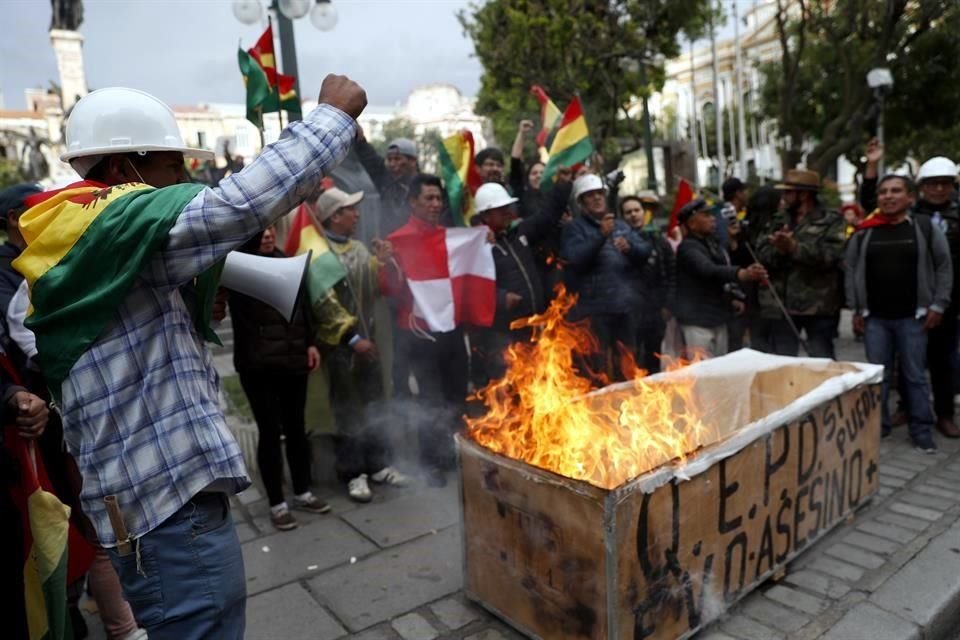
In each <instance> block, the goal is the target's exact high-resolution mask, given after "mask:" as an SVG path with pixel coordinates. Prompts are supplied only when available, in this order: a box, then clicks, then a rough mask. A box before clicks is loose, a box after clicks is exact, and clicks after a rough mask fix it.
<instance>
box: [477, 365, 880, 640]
mask: <svg viewBox="0 0 960 640" xmlns="http://www.w3.org/2000/svg"><path fill="white" fill-rule="evenodd" d="M514 355H520V356H523V355H526V356H527V357H532V356H531V354H529V353H527V354H522V353H521V354H514ZM538 355H539V356H540V357H544V355H545V354H543V353H540V354H538ZM567 365H569V363H560V366H561V367H563V366H567ZM540 366H542V367H549V366H552V365H551V363H549V362H546V361H541V363H540ZM881 372H882V368H881V367H877V366H873V365H863V364H852V363H836V362H831V361H826V360H818V359H803V358H783V357H777V356H769V355H765V354H761V353H758V352H755V351H749V350H743V351H739V352H736V353H733V354H731V355H728V356H725V357H722V358H716V359H713V360H708V361H704V362H700V363H697V364H694V365H691V366H689V367H686V368H684V369H681V370H678V371H674V372H672V373H668V374H662V375H659V376H653V377H651V378H646V379H643V380H639V381H634V382H628V383H623V384H619V385H614V386H610V387H606V388H604V389H602V390H599V391H594V392H592V393H588V394H586V395H584V396H582V397H580V398H579V399H576V400H571V397H576V396H566V397H540V396H543V395H544V394H546V395H549V394H550V393H551V392H554V393H556V394H559V393H560V390H559V389H551V388H549V386H547V387H545V386H544V384H547V383H545V382H544V380H542V379H541V380H539V382H538V381H536V380H532V381H531V380H527V381H522V382H521V381H518V380H516V379H513V380H511V381H510V384H512V385H514V386H515V387H516V386H520V387H522V388H520V389H514V390H513V393H514V394H516V393H521V392H524V391H530V392H531V393H533V394H535V395H534V396H531V397H530V398H527V399H522V398H521V399H514V400H511V401H510V402H504V403H501V404H503V405H504V406H503V407H501V408H502V409H503V414H502V415H497V414H496V412H494V414H493V415H492V416H489V415H488V416H487V418H484V419H483V420H482V421H472V423H471V424H470V427H469V429H468V433H469V437H463V438H458V447H459V452H460V464H461V469H462V491H463V496H462V497H463V519H464V550H465V554H464V558H465V565H466V571H465V589H466V593H467V595H468V597H470V598H471V599H473V600H476V601H477V602H479V603H481V604H482V605H483V606H485V607H486V608H488V609H489V610H491V611H493V612H494V613H495V614H497V615H499V616H500V617H502V618H503V619H505V620H507V621H508V622H509V623H510V624H512V625H513V626H514V627H515V628H517V629H518V630H520V631H522V632H523V633H525V634H527V635H529V636H531V637H539V638H549V639H550V640H557V639H564V638H617V639H619V638H637V639H639V638H678V637H679V638H682V637H687V636H689V635H692V634H693V633H694V632H695V631H696V630H697V629H698V628H700V627H701V626H702V625H703V624H704V623H706V622H708V621H709V620H711V619H712V618H715V617H717V616H718V615H720V614H721V613H722V612H723V611H724V610H725V609H726V608H727V607H729V606H730V605H731V604H732V603H733V602H735V601H736V600H738V599H739V598H741V597H743V596H744V595H745V594H746V593H747V592H749V591H750V590H751V589H753V588H754V587H756V586H757V585H759V584H760V583H762V582H763V581H764V580H765V579H766V578H767V577H768V576H770V575H771V574H772V573H774V572H775V571H777V570H778V569H779V568H781V567H783V566H784V565H785V563H787V562H788V561H789V560H790V559H791V558H793V557H794V556H796V555H797V554H798V553H800V552H802V551H803V549H804V548H805V547H807V546H808V545H810V544H811V543H812V542H813V541H815V540H817V539H818V538H819V537H821V536H823V535H824V534H825V533H826V532H827V531H829V530H830V529H831V528H832V527H833V526H834V525H836V524H837V523H839V522H841V521H843V520H844V519H845V518H846V517H847V516H848V515H849V514H850V513H852V512H853V511H854V510H855V509H856V508H857V507H858V506H859V505H861V504H863V503H864V502H865V501H867V500H868V499H869V498H870V497H871V496H872V495H873V494H874V492H875V491H876V490H877V486H878V476H877V466H878V464H879V446H880V424H879V418H880V391H879V381H880V377H881ZM508 378H509V374H508ZM549 384H553V383H552V382H551V383H549ZM530 387H534V389H532V390H531V389H530ZM490 393H492V394H493V395H492V396H490V397H495V396H496V395H497V394H500V396H504V395H505V394H506V390H505V389H500V390H496V389H494V390H492V391H491V392H490ZM490 397H488V398H487V400H488V405H489V404H490V403H489V399H490ZM638 399H639V400H638ZM531 402H532V403H540V405H539V406H538V407H531V406H530V403H531ZM511 403H513V404H514V405H516V406H511ZM520 405H522V406H520ZM524 411H532V412H534V413H536V412H537V411H540V412H541V413H542V414H543V415H539V416H533V417H531V416H529V415H527V416H523V417H522V418H517V417H516V415H515V414H516V413H518V412H520V413H522V412H524ZM550 412H553V413H550ZM665 412H666V413H667V414H668V415H664V413H665ZM548 414H549V415H548ZM554 414H556V415H557V416H558V417H557V418H556V420H554V423H555V424H553V425H552V428H561V429H562V427H563V425H564V424H565V423H572V429H573V430H574V432H575V433H573V434H570V433H568V432H566V431H563V433H562V435H558V433H557V431H556V430H555V429H554V430H551V428H548V429H546V430H545V431H544V432H542V433H538V432H536V430H535V429H533V430H531V429H529V428H527V427H524V428H523V429H521V430H517V429H516V428H515V427H516V426H517V424H516V421H517V420H527V421H530V420H531V419H534V418H536V419H534V422H544V421H546V422H550V420H549V419H548V418H550V415H554ZM671 416H673V417H672V418H671ZM496 420H501V421H503V422H504V424H505V433H498V432H497V430H496V425H495V424H494V422H495V421H496ZM658 420H659V421H661V422H663V421H664V420H666V421H667V429H666V433H663V432H662V427H663V425H662V424H660V425H659V427H660V428H661V431H660V432H658V431H657V430H656V429H651V428H650V427H651V424H652V423H653V422H656V421H658ZM579 421H583V422H591V421H593V422H596V421H600V422H603V421H606V424H604V425H603V426H602V427H601V428H600V429H598V430H596V431H589V430H587V431H583V432H577V430H580V429H588V426H587V425H582V424H579ZM654 426H656V425H654ZM638 431H639V433H640V434H641V435H640V436H638V435H637V432H638ZM578 439H579V440H581V441H583V442H581V441H578ZM478 442H480V443H484V444H485V445H486V446H481V445H480V444H478ZM625 459H626V460H625ZM524 460H526V461H524ZM637 460H640V462H639V463H638V462H637ZM535 465H536V466H535ZM548 469H549V470H548ZM552 470H558V471H560V473H555V472H553V471H552ZM574 478H576V479H574Z"/></svg>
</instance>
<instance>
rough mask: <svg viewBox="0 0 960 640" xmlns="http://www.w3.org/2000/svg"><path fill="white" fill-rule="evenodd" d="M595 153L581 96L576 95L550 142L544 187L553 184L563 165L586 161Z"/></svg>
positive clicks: (568, 165) (546, 187) (569, 165)
mask: <svg viewBox="0 0 960 640" xmlns="http://www.w3.org/2000/svg"><path fill="white" fill-rule="evenodd" d="M592 154H593V143H592V142H590V132H589V131H588V130H587V120H586V118H584V116H583V106H582V105H581V104H580V96H574V97H573V100H571V101H570V104H569V105H567V110H566V111H564V112H563V119H562V120H561V121H560V125H559V128H558V129H557V132H556V134H555V135H554V136H553V142H552V143H551V144H550V160H548V161H547V166H546V167H545V168H544V170H543V181H542V187H541V188H542V189H549V188H550V187H551V186H553V176H554V175H555V174H556V173H557V169H560V168H561V167H572V166H573V165H575V164H577V163H580V162H584V161H585V160H587V159H588V158H589V157H590V156H591V155H592Z"/></svg>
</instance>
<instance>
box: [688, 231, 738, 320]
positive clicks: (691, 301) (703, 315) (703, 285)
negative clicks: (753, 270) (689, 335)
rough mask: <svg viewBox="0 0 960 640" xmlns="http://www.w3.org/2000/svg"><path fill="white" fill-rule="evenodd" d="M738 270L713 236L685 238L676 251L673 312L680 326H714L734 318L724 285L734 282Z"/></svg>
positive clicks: (690, 236) (689, 236)
mask: <svg viewBox="0 0 960 640" xmlns="http://www.w3.org/2000/svg"><path fill="white" fill-rule="evenodd" d="M737 270H738V267H736V266H733V265H731V264H730V261H729V259H728V258H727V253H726V251H724V249H723V247H721V246H720V243H719V242H718V241H717V239H716V238H715V237H713V236H712V235H710V236H706V237H703V238H699V237H697V236H694V235H692V234H691V235H688V236H687V237H686V238H684V240H683V242H681V243H680V248H679V249H677V293H676V300H675V301H674V305H673V313H674V315H675V316H676V317H677V322H679V323H680V324H687V325H693V326H696V327H707V328H711V327H716V326H719V325H721V324H724V323H726V322H727V321H728V320H730V318H731V317H733V309H732V307H731V305H730V301H729V299H728V296H727V294H726V293H725V292H724V285H727V284H732V283H736V281H737Z"/></svg>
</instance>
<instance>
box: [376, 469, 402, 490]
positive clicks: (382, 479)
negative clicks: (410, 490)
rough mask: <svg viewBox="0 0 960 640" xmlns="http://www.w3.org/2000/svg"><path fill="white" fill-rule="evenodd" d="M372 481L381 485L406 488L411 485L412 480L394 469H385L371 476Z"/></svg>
mask: <svg viewBox="0 0 960 640" xmlns="http://www.w3.org/2000/svg"><path fill="white" fill-rule="evenodd" d="M370 479H371V480H373V481H374V482H379V483H381V484H389V485H391V486H394V487H405V486H407V485H408V484H410V478H408V477H407V476H405V475H403V474H402V473H400V472H399V471H397V470H396V469H394V468H393V467H384V468H383V469H380V471H377V472H376V473H375V474H373V475H372V476H370Z"/></svg>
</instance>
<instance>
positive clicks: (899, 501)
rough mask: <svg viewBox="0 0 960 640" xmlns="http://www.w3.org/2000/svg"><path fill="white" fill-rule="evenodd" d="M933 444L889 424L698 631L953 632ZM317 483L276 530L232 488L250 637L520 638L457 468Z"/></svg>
mask: <svg viewBox="0 0 960 640" xmlns="http://www.w3.org/2000/svg"><path fill="white" fill-rule="evenodd" d="M847 326H849V325H848V324H847V323H844V328H846V327H847ZM839 346H840V354H839V355H840V357H841V359H851V360H861V359H862V345H859V344H855V343H854V342H853V341H852V339H850V337H849V336H845V337H844V338H843V339H841V341H840V345H839ZM938 445H939V446H940V447H941V450H940V452H939V453H938V454H937V455H935V456H927V455H923V454H920V453H917V452H915V451H914V450H913V449H912V447H911V446H910V445H909V442H908V441H907V439H906V430H905V429H899V430H895V431H894V434H893V436H892V437H891V438H888V439H886V440H884V441H883V443H882V446H881V467H880V492H879V494H878V496H877V497H876V498H875V499H874V501H873V502H872V503H870V504H869V505H867V506H866V507H865V508H863V509H861V511H860V512H859V513H858V514H857V515H856V517H855V518H854V519H853V520H852V521H850V522H848V523H846V524H844V525H842V526H840V527H838V528H836V529H834V530H833V531H832V532H831V533H830V534H828V535H827V536H825V537H824V538H822V539H821V540H819V541H818V542H817V543H816V544H814V545H812V546H811V547H810V548H809V549H808V550H807V551H805V552H804V553H803V554H801V555H800V556H799V557H798V558H797V559H795V560H794V561H793V562H792V563H791V564H790V566H789V571H788V573H787V575H786V577H785V578H784V579H782V580H781V581H780V582H776V583H774V582H768V583H766V584H764V585H762V586H761V587H760V588H758V589H757V590H756V591H754V592H753V593H752V594H750V595H749V596H747V597H746V598H745V599H744V600H743V601H741V602H740V603H739V604H738V605H736V606H735V607H733V608H732V610H730V611H728V612H727V614H726V615H725V616H724V617H723V618H721V619H720V620H717V621H715V622H714V623H713V624H712V625H711V626H709V627H708V628H707V629H705V630H704V631H702V632H700V633H699V634H697V636H696V637H697V638H698V639H700V640H729V639H731V638H740V639H748V640H753V639H758V640H774V639H777V638H796V639H798V640H802V639H811V640H812V639H815V638H823V639H830V640H834V639H838V640H839V639H843V640H858V639H861V638H862V639H864V640H866V639H868V638H869V639H871V640H873V639H876V640H883V639H885V638H890V639H894V638H896V639H907V638H918V639H919V638H927V639H929V638H941V637H942V638H947V637H952V636H951V635H949V634H950V633H952V632H953V631H952V630H953V629H955V628H956V622H957V619H958V614H960V607H958V606H957V604H958V603H960V584H958V581H957V580H956V576H957V575H960V522H958V520H960V493H958V492H957V491H956V490H955V487H956V486H957V485H958V484H960V442H952V441H945V440H944V439H943V438H939V437H938ZM319 492H320V493H321V494H325V497H326V498H327V499H328V500H329V501H330V502H331V504H332V506H333V511H332V513H330V514H328V515H325V516H315V515H309V514H298V515H297V517H298V519H299V520H300V522H301V527H300V528H298V529H296V530H294V531H292V532H286V533H277V532H275V531H273V530H272V527H271V526H270V524H269V519H268V517H267V511H268V508H267V505H266V501H265V500H264V499H263V497H262V494H261V492H260V491H259V490H258V489H256V488H252V489H250V490H248V491H247V492H245V493H244V494H242V495H241V496H239V497H238V498H237V499H236V500H235V507H236V508H235V509H234V518H235V520H236V521H237V524H238V532H239V535H240V539H241V542H242V544H243V553H244V560H245V562H246V570H247V587H248V592H249V599H248V609H247V618H248V629H247V638H251V639H258V640H259V639H261V638H284V639H290V640H294V639H296V638H310V639H316V640H326V639H330V640H332V639H334V638H358V639H362V640H401V639H402V640H433V639H438V640H446V639H452V638H465V639H467V640H502V639H505V638H506V639H509V638H520V637H521V636H519V635H518V634H517V633H516V632H514V631H512V630H511V629H510V628H509V627H508V626H507V625H505V624H504V623H502V622H500V621H499V620H497V619H496V618H494V617H492V616H491V615H489V614H488V613H486V612H485V611H484V610H483V609H481V608H479V607H477V606H475V605H473V604H471V603H468V602H466V601H465V599H464V597H463V594H462V591H461V585H462V557H461V553H462V552H461V543H460V535H461V531H460V525H459V521H460V513H459V506H458V494H457V486H456V482H455V478H454V476H451V482H450V484H449V485H448V486H447V487H445V488H443V489H435V488H428V487H426V486H425V485H422V484H418V485H416V486H412V487H409V488H405V489H393V488H386V489H384V488H376V489H375V494H376V495H375V499H374V501H373V502H371V503H370V504H366V505H357V504H354V503H352V502H350V501H349V500H347V499H346V497H345V496H344V495H343V492H342V490H340V489H339V488H337V489H331V488H329V487H327V488H324V487H320V488H319ZM88 619H90V620H91V622H92V624H93V626H94V627H96V621H94V620H93V619H92V617H89V616H88ZM98 637H103V636H102V630H99V629H97V628H94V629H93V633H92V635H91V638H98Z"/></svg>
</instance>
